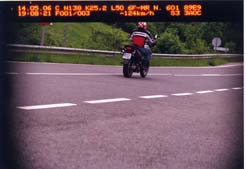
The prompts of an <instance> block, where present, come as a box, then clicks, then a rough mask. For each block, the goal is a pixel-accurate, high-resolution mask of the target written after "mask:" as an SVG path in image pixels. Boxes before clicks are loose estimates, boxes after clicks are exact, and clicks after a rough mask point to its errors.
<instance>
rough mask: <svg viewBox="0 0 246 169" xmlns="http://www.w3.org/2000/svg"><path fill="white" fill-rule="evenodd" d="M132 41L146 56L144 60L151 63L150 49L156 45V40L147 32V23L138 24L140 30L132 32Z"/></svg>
mask: <svg viewBox="0 0 246 169" xmlns="http://www.w3.org/2000/svg"><path fill="white" fill-rule="evenodd" d="M130 40H131V41H132V43H133V45H135V46H137V47H138V49H139V50H140V52H141V53H142V54H143V55H144V60H146V61H150V59H151V54H152V52H151V49H150V48H151V47H152V46H154V45H155V40H154V37H153V35H152V34H151V33H150V32H149V31H148V30H147V23H146V22H138V28H137V29H135V30H133V31H132V33H131V35H130Z"/></svg>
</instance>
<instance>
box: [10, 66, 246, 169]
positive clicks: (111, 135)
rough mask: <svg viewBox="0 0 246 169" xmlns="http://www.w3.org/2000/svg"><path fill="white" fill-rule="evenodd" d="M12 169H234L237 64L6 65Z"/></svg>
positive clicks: (239, 103) (239, 90)
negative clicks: (126, 68) (145, 71)
mask: <svg viewBox="0 0 246 169" xmlns="http://www.w3.org/2000/svg"><path fill="white" fill-rule="evenodd" d="M9 65H10V67H9V70H8V71H7V72H6V75H7V76H8V77H9V79H10V82H11V83H10V85H11V87H12V92H13V95H12V97H11V103H10V105H9V106H10V112H9V113H10V114H11V115H12V117H13V118H11V124H12V127H11V129H10V133H11V136H12V140H13V141H14V145H15V146H14V147H15V150H13V152H12V153H14V156H13V157H12V158H13V161H14V164H13V165H15V166H17V167H16V168H21V167H23V168H28V169H31V168H35V169H55V168H59V169H180V168H185V169H233V168H237V169H238V168H242V164H243V66H242V65H241V64H231V65H226V66H219V67H201V68H188V67H180V68H175V67H166V68H153V67H151V68H150V72H149V75H148V76H147V78H145V79H142V78H141V77H140V76H139V74H135V75H134V76H133V78H130V79H127V78H124V77H123V76H122V67H120V66H92V65H72V64H48V63H20V62H19V63H18V62H11V63H9Z"/></svg>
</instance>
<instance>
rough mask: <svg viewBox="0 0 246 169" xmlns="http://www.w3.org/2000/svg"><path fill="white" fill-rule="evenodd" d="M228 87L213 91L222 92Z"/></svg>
mask: <svg viewBox="0 0 246 169" xmlns="http://www.w3.org/2000/svg"><path fill="white" fill-rule="evenodd" d="M228 90H229V89H214V91H216V92H224V91H228Z"/></svg>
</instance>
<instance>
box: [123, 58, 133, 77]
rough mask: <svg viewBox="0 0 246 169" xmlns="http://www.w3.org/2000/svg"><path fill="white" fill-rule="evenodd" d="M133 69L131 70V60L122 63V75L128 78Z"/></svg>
mask: <svg viewBox="0 0 246 169" xmlns="http://www.w3.org/2000/svg"><path fill="white" fill-rule="evenodd" d="M132 74H133V70H132V61H128V62H126V63H124V64H123V75H124V77H127V78H130V77H132Z"/></svg>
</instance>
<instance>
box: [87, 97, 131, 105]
mask: <svg viewBox="0 0 246 169" xmlns="http://www.w3.org/2000/svg"><path fill="white" fill-rule="evenodd" d="M129 100H131V99H128V98H115V99H103V100H90V101H84V102H85V103H90V104H97V103H112V102H121V101H129Z"/></svg>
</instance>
